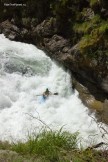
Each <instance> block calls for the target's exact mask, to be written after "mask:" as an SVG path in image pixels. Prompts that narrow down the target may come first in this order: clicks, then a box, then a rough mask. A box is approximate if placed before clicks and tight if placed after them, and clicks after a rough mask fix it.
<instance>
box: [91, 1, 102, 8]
mask: <svg viewBox="0 0 108 162" xmlns="http://www.w3.org/2000/svg"><path fill="white" fill-rule="evenodd" d="M99 3H100V2H99V0H90V6H91V7H92V6H95V5H97V4H99Z"/></svg>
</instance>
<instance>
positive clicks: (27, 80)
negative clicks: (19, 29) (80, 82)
mask: <svg viewBox="0 0 108 162" xmlns="http://www.w3.org/2000/svg"><path fill="white" fill-rule="evenodd" d="M46 88H49V89H50V91H51V92H53V93H55V92H58V93H59V95H58V96H51V97H49V99H48V100H47V101H46V102H45V103H40V97H39V96H36V95H38V94H42V93H43V92H44V91H45V89H46ZM88 113H89V112H88V109H87V108H86V107H85V106H84V105H83V104H82V102H81V100H80V99H79V98H78V92H77V91H75V92H73V91H72V88H71V78H70V74H69V73H68V72H65V71H64V70H63V68H62V67H60V66H58V65H57V64H56V63H54V62H52V61H51V59H50V58H49V57H48V56H46V55H45V53H44V52H43V51H41V50H39V49H37V48H36V47H35V46H33V45H31V44H25V43H20V42H13V41H10V40H8V39H6V38H5V37H4V35H0V140H11V139H14V140H23V139H26V137H27V134H28V132H32V131H34V130H38V129H40V128H41V127H42V126H43V124H42V122H43V123H45V124H46V125H47V126H49V127H50V128H51V129H54V130H56V129H60V128H61V127H62V126H63V129H64V130H67V131H69V132H75V131H79V132H80V135H81V136H82V137H83V139H84V140H87V139H88V137H90V138H92V136H93V139H94V137H96V138H95V139H97V142H98V141H101V133H100V130H99V129H98V127H97V124H96V123H95V122H94V121H92V118H91V117H90V116H89V115H88ZM31 116H32V117H31ZM33 117H35V118H33ZM36 118H37V119H39V120H37V119H36ZM40 120H41V121H42V122H40ZM45 124H44V125H45ZM90 138H89V139H90Z"/></svg>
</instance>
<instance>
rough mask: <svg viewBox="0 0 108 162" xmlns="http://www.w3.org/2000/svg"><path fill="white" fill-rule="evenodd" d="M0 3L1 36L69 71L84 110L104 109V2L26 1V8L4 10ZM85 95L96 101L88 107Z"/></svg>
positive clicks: (107, 39)
mask: <svg viewBox="0 0 108 162" xmlns="http://www.w3.org/2000/svg"><path fill="white" fill-rule="evenodd" d="M10 1H11V0H9V2H10ZM6 2H8V1H6ZM0 3H1V5H2V8H1V10H0V14H1V18H0V20H1V24H0V32H1V33H4V34H5V35H6V36H7V37H8V38H9V39H11V40H16V41H22V42H27V43H33V44H35V45H36V46H38V47H39V48H41V49H43V50H44V51H46V53H47V54H48V55H49V56H50V57H51V58H52V59H54V60H56V61H58V62H59V63H61V64H62V65H64V66H65V67H66V68H68V69H69V70H70V71H71V73H72V76H74V78H75V81H74V83H73V84H74V86H75V87H76V88H77V89H78V90H79V92H80V94H81V96H80V97H81V98H82V100H83V102H84V103H85V104H86V105H87V106H89V107H93V104H95V106H94V107H101V108H102V109H103V107H106V103H107V102H106V99H107V97H108V7H107V6H108V1H107V0H61V1H55V0H40V1H37V0H36V1H33V0H31V1H30V0H27V2H26V7H25V6H23V7H12V6H8V7H6V6H4V2H2V1H0ZM12 3H14V0H13V1H12ZM15 3H25V2H24V0H22V1H21V0H20V1H18V2H16V1H15ZM76 80H77V81H78V82H79V83H81V84H82V85H83V86H85V90H84V88H82V91H81V87H80V86H79V85H78V84H77V83H78V82H77V83H76ZM84 93H85V94H87V95H85V94H84ZM88 94H89V98H90V100H91V101H95V100H96V102H95V103H94V102H92V104H91V105H89V103H88ZM100 101H101V103H100ZM104 102H105V106H104ZM102 103H103V104H102ZM96 105H98V106H96Z"/></svg>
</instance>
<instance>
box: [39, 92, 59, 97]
mask: <svg viewBox="0 0 108 162" xmlns="http://www.w3.org/2000/svg"><path fill="white" fill-rule="evenodd" d="M50 95H58V93H57V92H56V93H53V94H50ZM36 96H42V94H41V95H36Z"/></svg>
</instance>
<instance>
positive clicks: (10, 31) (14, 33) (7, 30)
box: [0, 20, 20, 40]
mask: <svg viewBox="0 0 108 162" xmlns="http://www.w3.org/2000/svg"><path fill="white" fill-rule="evenodd" d="M0 29H1V32H2V33H3V34H4V35H5V36H6V37H8V38H9V39H11V40H15V39H17V37H19V34H20V30H19V28H18V27H17V26H15V25H13V24H12V23H11V22H10V21H9V20H6V21H4V22H3V23H1V24H0Z"/></svg>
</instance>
